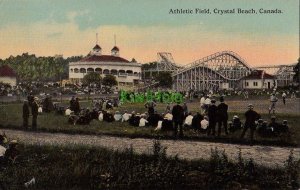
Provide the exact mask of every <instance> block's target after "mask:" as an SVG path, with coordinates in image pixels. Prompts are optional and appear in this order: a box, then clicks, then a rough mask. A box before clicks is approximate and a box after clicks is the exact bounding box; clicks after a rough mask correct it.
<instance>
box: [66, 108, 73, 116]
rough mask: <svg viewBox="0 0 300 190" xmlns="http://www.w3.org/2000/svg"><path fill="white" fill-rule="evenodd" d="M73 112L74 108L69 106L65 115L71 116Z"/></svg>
mask: <svg viewBox="0 0 300 190" xmlns="http://www.w3.org/2000/svg"><path fill="white" fill-rule="evenodd" d="M71 113H72V110H71V109H70V108H67V109H66V111H65V115H66V116H70V115H71Z"/></svg>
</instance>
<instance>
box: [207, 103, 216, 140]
mask: <svg viewBox="0 0 300 190" xmlns="http://www.w3.org/2000/svg"><path fill="white" fill-rule="evenodd" d="M217 111H218V108H217V106H216V100H215V99H212V100H211V105H210V106H209V107H208V120H209V125H208V128H207V135H208V136H209V135H211V134H212V135H213V136H215V133H216V124H217V117H218V116H217Z"/></svg>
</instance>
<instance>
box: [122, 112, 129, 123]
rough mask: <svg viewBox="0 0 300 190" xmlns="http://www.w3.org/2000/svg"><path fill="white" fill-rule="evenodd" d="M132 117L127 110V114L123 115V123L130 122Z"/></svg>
mask: <svg viewBox="0 0 300 190" xmlns="http://www.w3.org/2000/svg"><path fill="white" fill-rule="evenodd" d="M130 116H131V114H129V113H128V112H127V110H125V113H124V114H123V115H122V122H124V121H128V120H129V118H130Z"/></svg>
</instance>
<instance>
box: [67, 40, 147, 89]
mask: <svg viewBox="0 0 300 190" xmlns="http://www.w3.org/2000/svg"><path fill="white" fill-rule="evenodd" d="M90 72H96V73H99V75H101V77H102V78H103V77H104V76H105V75H114V76H115V77H116V79H117V82H118V87H119V88H120V89H122V88H123V87H128V86H134V85H135V84H138V83H139V82H140V80H141V64H140V63H137V62H136V61H135V60H134V59H133V60H132V61H128V60H126V59H124V58H122V57H120V50H119V48H118V47H117V46H114V47H113V48H112V50H111V55H102V48H101V47H100V46H99V45H98V44H96V45H95V47H94V48H93V50H92V51H91V52H90V53H89V54H88V55H87V56H86V57H84V58H83V59H82V60H80V61H77V62H70V63H69V80H70V81H71V83H73V84H76V83H77V84H78V83H81V82H82V79H83V77H84V76H85V75H86V74H88V73H90Z"/></svg>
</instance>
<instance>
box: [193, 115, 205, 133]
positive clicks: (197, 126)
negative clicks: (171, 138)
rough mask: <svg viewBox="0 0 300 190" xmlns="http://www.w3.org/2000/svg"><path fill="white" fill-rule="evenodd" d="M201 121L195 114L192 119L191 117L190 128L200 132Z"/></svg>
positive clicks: (201, 118)
mask: <svg viewBox="0 0 300 190" xmlns="http://www.w3.org/2000/svg"><path fill="white" fill-rule="evenodd" d="M202 120H203V116H202V115H201V114H200V113H199V112H197V113H196V114H195V115H194V117H193V120H192V128H193V129H194V130H200V128H201V124H200V122H201V121H202Z"/></svg>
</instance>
